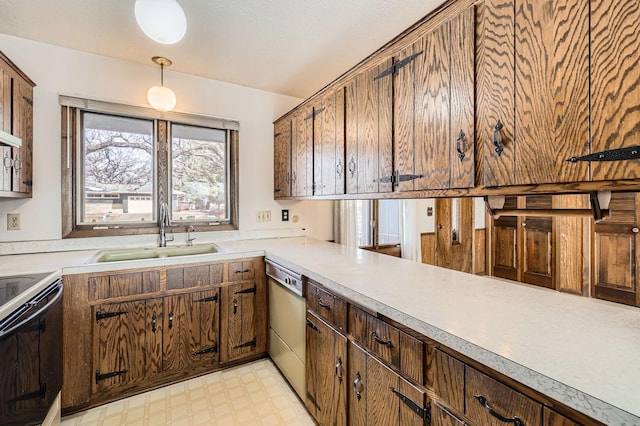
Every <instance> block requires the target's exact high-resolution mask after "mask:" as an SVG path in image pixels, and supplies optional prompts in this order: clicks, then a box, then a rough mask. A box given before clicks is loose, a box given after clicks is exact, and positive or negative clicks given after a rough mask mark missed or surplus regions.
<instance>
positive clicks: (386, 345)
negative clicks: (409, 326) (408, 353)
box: [367, 315, 401, 367]
mask: <svg viewBox="0 0 640 426" xmlns="http://www.w3.org/2000/svg"><path fill="white" fill-rule="evenodd" d="M374 333H375V334H374ZM367 334H368V340H367V349H369V351H370V352H371V353H373V354H375V355H377V356H378V357H379V358H380V359H382V360H383V361H385V362H386V363H388V364H391V365H394V366H396V367H399V366H400V351H401V348H400V330H398V329H397V328H395V327H394V326H392V325H389V324H387V323H386V322H384V321H382V320H379V319H378V318H375V317H374V316H372V315H368V318H367Z"/></svg>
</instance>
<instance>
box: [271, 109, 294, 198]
mask: <svg viewBox="0 0 640 426" xmlns="http://www.w3.org/2000/svg"><path fill="white" fill-rule="evenodd" d="M273 196H274V198H285V197H290V196H291V117H285V118H283V119H281V120H279V121H277V122H276V123H275V124H274V125H273Z"/></svg>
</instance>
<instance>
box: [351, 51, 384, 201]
mask: <svg viewBox="0 0 640 426" xmlns="http://www.w3.org/2000/svg"><path fill="white" fill-rule="evenodd" d="M392 66H393V58H387V59H385V60H383V61H381V62H379V63H377V64H370V65H369V66H368V67H367V68H366V69H364V70H362V71H361V72H359V73H358V74H357V75H356V76H354V77H353V78H352V79H351V80H350V81H349V82H347V83H345V110H346V111H345V129H346V154H347V156H346V161H347V164H346V167H347V172H346V173H347V176H346V186H347V193H348V194H365V193H384V192H391V191H392V189H393V188H392V184H391V180H390V179H391V175H392V174H393V161H392V160H393V147H392V140H393V123H392V119H393V112H392V105H393V82H392V77H393V76H392V74H391V73H389V69H391V67H392Z"/></svg>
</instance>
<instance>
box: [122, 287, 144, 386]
mask: <svg viewBox="0 0 640 426" xmlns="http://www.w3.org/2000/svg"><path fill="white" fill-rule="evenodd" d="M145 306H146V303H145V301H144V300H141V301H137V302H127V303H122V304H120V306H119V307H118V309H119V310H124V311H127V312H128V313H127V314H125V315H124V316H121V317H120V318H119V319H118V318H116V321H119V323H120V326H119V328H120V335H119V336H118V340H119V346H120V347H119V357H120V360H119V361H120V364H119V366H118V369H120V370H127V372H126V373H125V374H124V375H122V376H120V383H121V384H122V383H125V382H127V383H132V382H137V381H141V380H143V379H144V378H145V373H146V365H145V350H144V348H145V338H146V311H145Z"/></svg>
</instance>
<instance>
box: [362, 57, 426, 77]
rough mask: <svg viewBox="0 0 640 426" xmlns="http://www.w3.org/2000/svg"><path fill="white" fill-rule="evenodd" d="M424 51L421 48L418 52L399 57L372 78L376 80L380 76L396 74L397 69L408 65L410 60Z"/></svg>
mask: <svg viewBox="0 0 640 426" xmlns="http://www.w3.org/2000/svg"><path fill="white" fill-rule="evenodd" d="M423 53H424V50H421V51H420V52H418V53H414V54H413V55H411V56H407V57H406V58H404V59H401V60H399V61H397V62H395V63H394V64H393V65H391V66H390V67H389V68H387V69H386V70H384V71H382V72H381V73H380V74H378V75H377V76H375V77H374V78H373V80H374V81H375V80H378V79H380V78H382V77H386V76H388V75H390V74H393V75H398V71H400V70H401V69H402V68H404V67H405V66H407V65H409V63H411V61H413V60H414V59H416V58H417V57H418V56H420V55H422V54H423Z"/></svg>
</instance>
